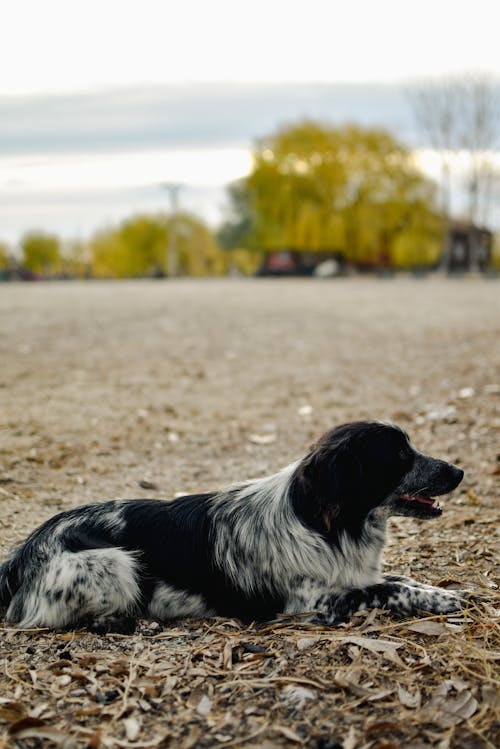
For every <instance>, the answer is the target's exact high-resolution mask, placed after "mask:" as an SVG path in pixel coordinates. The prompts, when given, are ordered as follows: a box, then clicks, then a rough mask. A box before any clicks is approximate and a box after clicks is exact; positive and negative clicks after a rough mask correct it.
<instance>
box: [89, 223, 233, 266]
mask: <svg viewBox="0 0 500 749" xmlns="http://www.w3.org/2000/svg"><path fill="white" fill-rule="evenodd" d="M172 232H174V233H175V245H176V253H177V270H178V272H179V273H180V274H182V275H199V276H202V275H209V274H218V273H222V272H224V270H225V269H226V267H227V258H226V256H225V254H224V253H223V252H222V250H221V249H220V248H219V246H218V245H217V243H216V241H215V239H214V238H213V236H212V233H211V232H210V230H209V229H208V227H206V226H205V224H204V223H203V222H202V221H200V220H199V219H197V218H195V217H193V216H191V215H189V214H185V213H180V214H177V215H175V216H170V217H167V216H164V215H140V216H134V217H132V218H130V219H127V220H126V221H124V222H123V223H122V224H120V226H118V227H116V228H109V229H105V230H102V231H99V232H97V234H95V235H94V237H93V238H92V239H91V242H90V253H91V258H92V271H93V274H94V275H95V276H96V277H98V278H99V277H104V278H134V277H144V276H161V275H167V274H168V272H169V268H168V246H169V238H170V237H171V233H172Z"/></svg>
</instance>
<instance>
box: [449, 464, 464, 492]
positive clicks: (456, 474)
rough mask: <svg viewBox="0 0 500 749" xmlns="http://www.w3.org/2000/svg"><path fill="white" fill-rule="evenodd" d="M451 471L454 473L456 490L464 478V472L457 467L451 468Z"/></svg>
mask: <svg viewBox="0 0 500 749" xmlns="http://www.w3.org/2000/svg"><path fill="white" fill-rule="evenodd" d="M451 469H452V471H453V483H454V485H455V486H454V488H455V487H457V486H458V485H459V483H460V482H461V481H462V479H463V477H464V472H463V471H462V469H461V468H457V466H451Z"/></svg>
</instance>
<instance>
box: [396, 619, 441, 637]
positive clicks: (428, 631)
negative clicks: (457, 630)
mask: <svg viewBox="0 0 500 749" xmlns="http://www.w3.org/2000/svg"><path fill="white" fill-rule="evenodd" d="M406 629H409V630H411V631H412V632H418V633H419V634H421V635H431V636H432V637H437V636H438V635H449V634H450V630H449V629H448V627H447V626H446V625H445V624H443V623H442V622H436V621H434V620H432V619H422V621H420V622H412V623H411V624H408V625H407V626H406Z"/></svg>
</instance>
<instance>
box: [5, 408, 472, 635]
mask: <svg viewBox="0 0 500 749" xmlns="http://www.w3.org/2000/svg"><path fill="white" fill-rule="evenodd" d="M462 478H463V471H462V470H461V469H460V468H457V467H456V466H453V465H450V464H449V463H445V462H444V461H442V460H437V459H435V458H431V457H428V456H426V455H423V454H422V453H419V452H417V451H416V450H415V449H414V448H413V447H412V446H411V445H410V442H409V439H408V437H407V435H406V434H405V432H404V431H402V430H401V429H400V428H398V427H396V426H392V425H388V424H384V423H380V422H355V423H352V424H345V425H343V426H339V427H337V428H336V429H333V430H331V431H329V432H327V433H326V434H325V435H324V436H323V437H321V439H320V440H319V442H318V443H317V444H316V445H315V446H314V448H313V449H312V450H311V452H310V453H309V454H308V455H306V457H305V458H303V459H302V460H300V461H298V462H296V463H292V464H291V465H289V466H287V467H286V468H284V469H283V470H281V471H280V472H279V473H276V474H275V475H273V476H269V477H266V478H263V479H258V480H256V481H248V482H245V483H242V484H239V485H237V486H232V487H229V488H227V489H223V490H222V491H218V492H214V493H211V494H197V495H193V496H186V497H180V498H179V499H175V500H174V501H171V502H165V501H160V500H147V499H141V500H123V501H112V502H105V503H102V504H92V505H87V506H84V507H78V508H76V509H74V510H69V511H67V512H62V513H60V514H59V515H56V516H55V517H53V518H51V519H50V520H48V521H47V522H46V523H44V524H43V525H42V526H40V527H39V528H38V529H37V530H35V531H34V532H33V533H32V534H31V536H29V538H28V539H27V540H26V541H25V542H24V543H23V544H21V545H20V546H19V548H17V549H16V550H15V551H14V552H13V553H12V554H11V556H10V557H9V558H8V559H7V560H6V561H5V562H3V564H1V565H0V606H1V607H2V608H3V609H4V610H5V609H6V616H5V618H6V621H7V622H8V623H10V624H15V625H16V626H18V627H25V628H26V627H68V626H71V627H72V626H79V625H86V626H89V627H90V628H91V629H93V630H94V631H113V630H114V631H130V630H131V629H133V626H134V625H135V620H136V619H137V618H138V617H146V618H150V619H156V620H160V621H165V620H168V619H172V618H175V617H184V616H194V617H205V616H212V615H220V616H230V617H238V618H240V619H243V620H246V621H248V620H250V621H251V620H266V619H271V618H273V617H274V616H275V615H276V614H277V613H278V612H285V613H289V614H294V613H302V612H313V615H314V616H315V618H317V619H320V620H321V621H323V622H325V623H327V624H332V623H334V622H337V621H341V620H346V619H348V618H349V617H350V616H351V615H352V614H353V613H354V612H355V611H360V610H362V609H365V608H369V607H385V608H388V609H390V610H392V611H394V612H396V613H397V614H399V615H413V614H416V613H418V612H420V611H428V612H432V613H436V614H448V613H450V612H453V611H457V610H458V609H460V608H461V607H462V606H463V605H464V600H465V599H464V598H463V597H461V595H460V594H457V593H454V592H450V591H446V590H443V589H440V588H436V587H432V586H430V585H424V584H422V583H418V582H415V581H414V580H412V579H410V578H403V577H396V576H392V575H390V576H389V575H383V574H382V572H381V558H382V551H383V548H384V543H385V537H386V524H387V520H388V518H389V517H390V516H391V515H408V516H410V517H415V518H425V519H427V518H435V517H438V516H439V515H441V509H440V507H439V504H438V503H437V502H436V501H435V500H434V499H433V497H434V496H436V495H441V494H446V493H448V492H450V491H452V490H453V489H455V487H457V486H458V484H459V483H460V481H461V480H462Z"/></svg>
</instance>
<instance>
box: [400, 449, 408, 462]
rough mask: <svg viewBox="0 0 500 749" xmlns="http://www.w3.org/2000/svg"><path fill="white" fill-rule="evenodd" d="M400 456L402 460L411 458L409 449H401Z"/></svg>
mask: <svg viewBox="0 0 500 749" xmlns="http://www.w3.org/2000/svg"><path fill="white" fill-rule="evenodd" d="M398 457H399V458H401V460H409V459H410V453H409V452H408V450H400V451H399V452H398Z"/></svg>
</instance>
